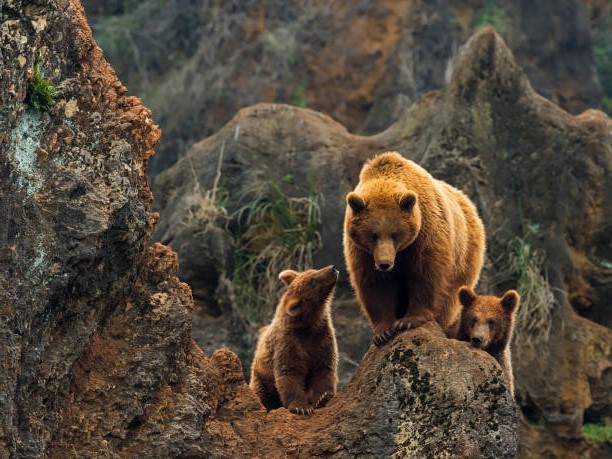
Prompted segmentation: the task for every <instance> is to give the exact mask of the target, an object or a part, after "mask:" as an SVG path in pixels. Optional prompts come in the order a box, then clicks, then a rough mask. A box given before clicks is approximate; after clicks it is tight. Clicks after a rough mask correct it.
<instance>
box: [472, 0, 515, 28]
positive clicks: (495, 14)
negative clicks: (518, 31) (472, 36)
mask: <svg viewBox="0 0 612 459" xmlns="http://www.w3.org/2000/svg"><path fill="white" fill-rule="evenodd" d="M487 26H491V27H493V28H494V29H495V30H496V31H497V32H498V33H499V34H501V35H502V36H504V37H505V36H506V35H507V32H508V31H509V30H510V17H509V16H508V12H507V11H506V9H505V8H503V7H501V6H498V5H496V4H495V1H494V0H483V1H482V6H481V8H480V9H479V10H478V11H477V12H476V16H475V17H474V21H473V22H472V28H473V29H479V28H481V27H487Z"/></svg>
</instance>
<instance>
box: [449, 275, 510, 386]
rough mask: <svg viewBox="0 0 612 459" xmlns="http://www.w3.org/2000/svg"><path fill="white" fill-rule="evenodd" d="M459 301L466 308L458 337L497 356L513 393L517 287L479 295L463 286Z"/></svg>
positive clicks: (463, 311)
mask: <svg viewBox="0 0 612 459" xmlns="http://www.w3.org/2000/svg"><path fill="white" fill-rule="evenodd" d="M459 302H460V303H461V305H462V306H463V310H462V312H461V324H460V329H459V333H458V335H457V339H459V340H461V341H468V342H469V343H471V345H472V346H473V347H475V348H478V349H482V350H483V351H486V352H488V353H489V354H491V355H492V356H493V357H495V358H496V359H497V361H498V362H499V364H500V365H501V367H502V369H503V370H504V373H505V374H506V378H507V379H508V385H509V386H510V393H511V394H512V395H513V396H514V377H513V376H512V359H511V355H510V341H512V333H513V331H514V318H515V316H516V311H517V310H518V306H519V302H520V296H519V294H518V293H517V292H516V291H515V290H508V291H507V292H506V293H505V294H504V295H503V296H502V297H501V298H498V297H496V296H491V295H476V294H475V293H474V292H473V291H472V290H470V289H469V288H468V287H461V289H459Z"/></svg>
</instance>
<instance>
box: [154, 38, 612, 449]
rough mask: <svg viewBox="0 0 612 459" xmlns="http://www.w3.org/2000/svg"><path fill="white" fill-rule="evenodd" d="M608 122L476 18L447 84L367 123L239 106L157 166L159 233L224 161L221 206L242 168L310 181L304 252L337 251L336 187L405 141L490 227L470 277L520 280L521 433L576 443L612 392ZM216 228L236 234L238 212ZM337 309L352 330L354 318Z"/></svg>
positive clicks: (494, 285)
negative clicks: (477, 25)
mask: <svg viewBox="0 0 612 459" xmlns="http://www.w3.org/2000/svg"><path fill="white" fill-rule="evenodd" d="M611 129H612V122H611V121H610V119H609V118H608V117H606V115H605V114H604V113H602V112H599V111H596V110H589V111H586V112H584V113H583V114H581V115H578V116H572V115H570V114H568V113H567V112H565V111H564V110H562V109H560V108H559V107H557V106H556V105H554V104H552V103H551V102H549V101H548V100H546V99H544V98H543V97H541V96H540V95H538V94H537V93H536V92H535V91H534V90H533V88H532V87H531V85H530V84H529V81H528V79H527V78H526V76H525V74H524V72H523V71H522V70H521V68H520V67H519V66H518V65H517V64H516V62H515V60H514V58H513V56H512V53H511V52H510V51H509V49H508V47H507V46H506V45H505V44H504V42H503V41H502V39H501V38H500V37H499V36H497V35H496V33H495V32H494V31H493V30H492V29H485V30H483V31H480V32H479V33H477V34H476V35H475V36H474V37H473V38H472V39H471V40H470V41H469V42H468V43H467V45H466V46H465V48H464V49H463V50H462V52H461V53H460V54H459V55H458V57H457V59H456V60H455V63H454V67H453V70H452V74H451V77H450V83H449V85H448V86H447V87H446V88H444V89H443V90H441V91H435V92H431V93H429V94H427V95H426V96H424V97H422V98H421V99H420V100H419V101H418V102H417V103H415V104H414V105H413V106H412V108H411V109H410V110H409V111H408V112H407V113H406V114H405V115H403V116H402V117H401V118H400V120H399V121H398V122H397V123H395V124H393V125H392V126H391V127H390V128H389V129H387V130H386V131H384V132H382V133H380V134H378V135H375V136H371V137H361V136H356V135H352V134H350V133H349V132H348V131H347V130H346V129H345V128H344V127H343V126H342V125H340V124H338V123H337V122H335V121H334V120H333V119H331V118H329V117H327V116H325V115H321V114H318V113H316V112H313V111H310V110H304V109H299V108H294V107H289V106H284V105H257V106H254V107H250V108H248V109H243V110H241V111H240V112H239V113H238V114H237V115H236V116H235V117H234V118H233V119H232V120H231V121H230V122H229V123H228V124H227V125H226V126H224V127H223V129H221V130H220V131H219V132H218V133H216V134H215V135H214V136H212V137H209V138H207V139H205V140H203V141H202V142H200V143H198V144H195V145H194V146H193V147H192V148H191V149H190V150H189V152H188V153H187V155H186V157H185V158H183V159H182V160H180V161H179V162H178V163H177V164H176V165H175V166H173V167H172V168H170V169H168V170H167V171H165V172H164V173H162V174H160V175H159V176H158V177H157V179H156V181H155V184H154V190H155V194H156V198H157V199H158V201H156V205H157V206H158V209H159V210H160V212H161V217H160V225H159V227H158V231H159V232H158V233H157V235H158V236H159V235H160V234H166V235H167V234H172V233H174V232H176V231H177V230H176V229H174V227H175V226H176V225H175V222H176V220H175V219H176V215H177V214H178V215H181V213H184V211H181V210H178V209H179V206H178V205H177V203H179V202H180V200H181V199H183V197H184V196H187V195H189V194H190V193H192V190H193V187H194V181H197V182H198V183H199V184H200V186H201V187H202V188H203V189H210V187H211V186H212V184H213V183H214V181H215V178H216V177H217V176H218V170H220V171H221V176H222V179H221V180H222V181H225V183H226V184H227V189H228V190H230V195H229V198H228V199H226V201H225V206H226V208H227V209H228V210H229V214H230V215H231V214H232V212H231V211H232V210H233V209H236V208H237V207H239V206H241V205H243V204H244V203H240V202H239V199H238V197H239V196H241V195H243V191H244V190H246V189H248V188H249V187H250V186H252V180H251V178H252V177H261V176H263V177H267V178H269V179H270V180H275V181H279V183H280V182H282V178H283V177H284V176H285V175H286V174H292V176H293V178H294V180H293V181H291V182H290V183H285V182H282V188H283V190H284V192H285V193H286V194H287V195H289V196H294V197H299V196H304V195H305V193H306V192H307V190H308V187H309V186H310V184H312V187H313V188H314V189H315V190H317V192H319V193H320V194H321V195H322V196H323V197H324V199H323V200H322V205H321V212H322V222H323V225H322V226H321V233H322V236H323V237H322V244H323V247H322V249H321V250H319V251H318V252H316V253H315V254H314V264H315V265H316V266H323V265H326V264H329V263H334V264H341V263H342V262H343V257H342V246H341V232H342V218H343V214H344V206H345V204H344V196H345V194H346V192H347V191H348V190H350V189H351V188H352V186H354V184H355V183H356V181H357V177H358V173H359V170H360V168H361V166H362V164H363V163H364V161H365V160H366V159H367V158H368V157H370V156H371V155H373V154H375V153H378V152H382V151H385V150H397V151H400V152H401V153H403V154H404V155H405V156H406V157H408V158H410V159H412V160H414V161H416V162H417V163H419V164H421V165H422V166H424V167H425V168H426V169H428V170H429V171H430V172H431V173H432V174H433V175H434V176H436V177H437V178H440V179H443V180H446V181H448V182H449V183H451V184H453V185H455V186H457V187H459V188H461V189H463V190H464V191H465V192H467V193H468V194H469V195H470V196H471V198H472V199H473V201H474V202H475V203H476V205H477V206H478V208H479V211H480V214H481V216H482V218H483V219H484V222H485V226H486V228H487V233H488V241H487V244H488V259H487V262H486V266H485V269H484V271H483V276H482V279H481V285H480V289H481V290H482V291H490V292H496V293H499V292H500V291H501V290H503V289H505V288H509V287H518V288H519V290H521V293H522V295H523V298H524V302H523V306H522V310H523V311H524V313H523V318H522V319H521V322H520V323H519V326H518V327H517V339H516V340H515V345H514V351H515V352H514V367H515V375H516V380H517V381H516V382H517V396H518V400H519V402H520V404H521V406H522V408H523V410H524V413H525V415H526V416H527V417H528V419H529V421H530V423H525V429H526V430H529V429H536V428H537V429H539V430H543V431H544V432H546V435H539V436H532V437H531V438H535V439H536V440H534V442H535V443H532V449H531V451H535V452H536V454H537V451H543V450H538V449H537V448H538V447H542V448H544V446H543V445H542V444H539V443H538V442H537V439H542V441H546V440H547V439H551V438H554V442H555V443H556V445H557V447H558V448H561V449H563V450H567V451H569V452H568V454H574V455H575V456H576V457H577V456H578V455H580V454H582V451H583V450H584V448H585V446H584V445H585V443H584V440H581V438H582V434H581V425H582V420H583V419H584V418H585V416H586V418H587V419H590V421H591V422H593V421H596V422H603V420H604V419H605V417H606V416H609V413H610V409H611V407H612V404H611V400H610V394H611V393H612V386H611V384H612V381H611V380H610V378H611V374H612V367H611V366H612V361H611V352H612V330H611V329H610V326H611V324H612V315H611V314H610V311H612V303H611V301H612V300H611V299H612V295H610V289H611V288H612V287H611V286H612V282H611V279H612V263H611V260H612V240H611V239H610V237H611V236H610V235H612V182H611V181H610V180H608V179H607V178H608V177H610V172H611V169H612V146H611V142H610V131H611ZM222 149H223V151H224V155H223V158H222V161H221V165H220V169H219V167H218V160H219V152H220V151H221V150H222ZM226 228H228V229H227V231H228V233H229V235H230V236H231V234H232V228H233V227H232V225H229V226H227V227H226ZM168 232H169V233H168ZM170 244H171V245H172V243H170ZM187 247H188V245H187ZM177 250H178V248H177ZM180 257H181V252H180V250H179V258H180ZM202 274H203V273H202ZM345 279H346V278H345ZM186 280H187V281H189V279H186ZM344 287H346V284H345V285H344ZM342 292H343V289H342V288H341V289H340V294H342ZM269 307H270V308H272V307H273V304H270V305H269ZM354 314H355V315H359V312H358V311H357V309H356V308H355V309H354ZM343 323H345V324H348V326H349V330H350V324H351V320H350V318H349V317H347V318H346V319H343ZM348 335H350V332H349V333H348ZM342 346H343V343H342V342H341V343H340V347H341V348H342ZM536 425H537V426H538V427H536ZM533 444H535V446H533ZM533 448H536V449H535V450H534V449H533ZM586 448H587V449H588V447H586Z"/></svg>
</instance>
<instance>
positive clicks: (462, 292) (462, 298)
mask: <svg viewBox="0 0 612 459" xmlns="http://www.w3.org/2000/svg"><path fill="white" fill-rule="evenodd" d="M474 301H476V294H475V293H474V292H472V291H471V290H470V289H469V287H465V286H464V287H461V288H460V289H459V302H460V303H461V304H462V305H463V306H464V307H466V308H469V307H470V306H472V305H473V304H474Z"/></svg>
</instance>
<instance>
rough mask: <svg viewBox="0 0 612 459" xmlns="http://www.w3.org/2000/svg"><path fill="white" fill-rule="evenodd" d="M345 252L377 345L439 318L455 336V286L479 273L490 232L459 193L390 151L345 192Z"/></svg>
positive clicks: (370, 164)
mask: <svg viewBox="0 0 612 459" xmlns="http://www.w3.org/2000/svg"><path fill="white" fill-rule="evenodd" d="M343 243H344V257H345V260H346V264H347V268H348V271H349V275H350V280H351V284H352V286H353V288H354V289H355V292H356V294H357V298H358V300H359V302H360V304H361V306H362V308H363V309H364V311H365V313H366V314H367V316H368V318H369V319H370V322H371V323H372V327H373V330H374V342H375V344H377V345H380V344H383V343H385V342H387V341H388V340H389V339H390V338H391V337H393V336H394V335H395V334H396V333H397V332H399V331H401V330H405V329H408V328H414V327H418V326H420V325H422V324H423V323H425V322H427V321H437V322H438V323H439V324H440V326H441V327H442V329H443V330H444V331H445V332H446V333H447V335H449V336H455V334H456V329H457V326H458V319H459V313H460V310H461V308H460V305H459V302H458V301H457V295H456V293H457V290H458V289H459V287H461V286H462V285H469V286H471V287H473V286H474V285H475V284H476V282H477V281H478V278H479V276H480V270H481V268H482V264H483V259H484V250H485V232H484V226H483V224H482V221H481V220H480V218H479V217H478V212H477V210H476V208H475V206H474V205H473V204H472V202H471V201H470V200H469V198H468V197H467V196H466V195H465V194H464V193H462V192H461V191H460V190H458V189H456V188H453V187H452V186H450V185H448V184H446V183H444V182H442V181H440V180H436V179H435V178H433V177H432V176H431V175H430V174H429V173H428V172H427V171H426V170H425V169H423V168H422V167H420V166H418V165H417V164H415V163H413V162H412V161H409V160H407V159H405V158H403V157H402V156H401V155H400V154H399V153H396V152H387V153H383V154H381V155H378V156H376V157H375V158H373V159H371V160H370V161H368V162H367V163H366V164H365V165H364V166H363V168H362V170H361V173H360V175H359V183H358V184H357V187H356V188H355V190H354V191H353V192H351V193H349V194H348V195H347V207H346V216H345V221H344V241H343Z"/></svg>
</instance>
